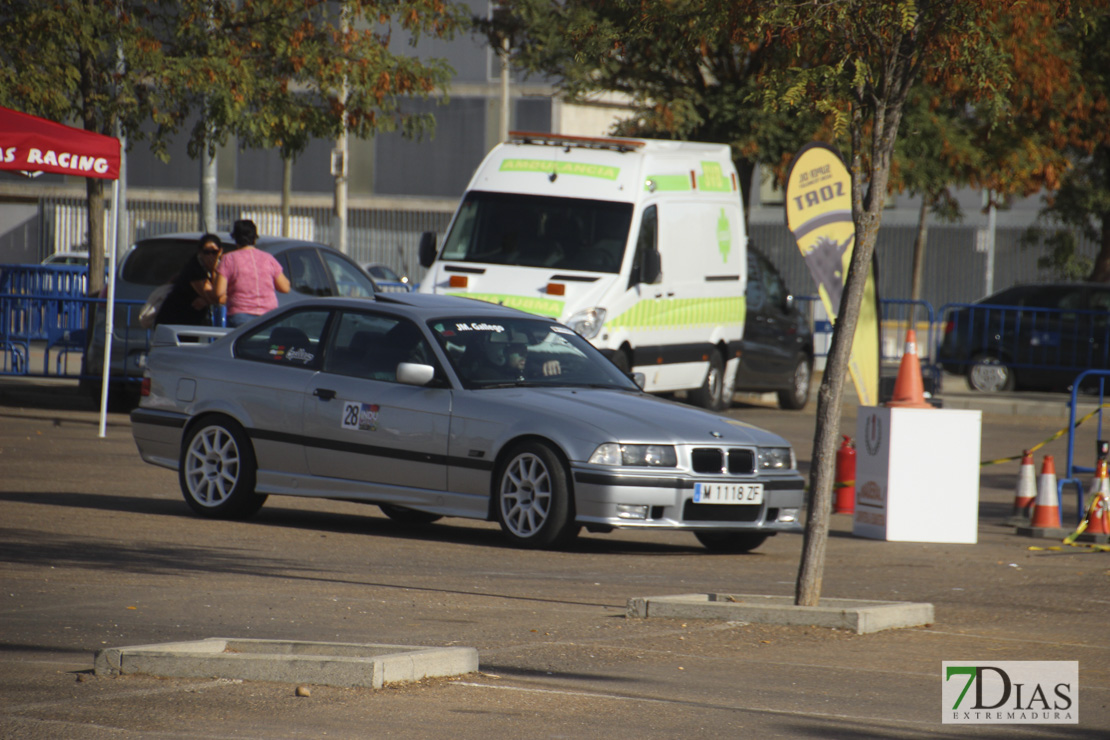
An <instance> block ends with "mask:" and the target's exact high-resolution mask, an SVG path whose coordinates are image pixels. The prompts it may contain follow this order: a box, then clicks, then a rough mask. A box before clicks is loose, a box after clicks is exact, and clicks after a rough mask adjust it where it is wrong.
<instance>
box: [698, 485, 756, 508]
mask: <svg viewBox="0 0 1110 740" xmlns="http://www.w3.org/2000/svg"><path fill="white" fill-rule="evenodd" d="M694 502H695V503H698V504H762V503H763V484H762V483H695V484H694Z"/></svg>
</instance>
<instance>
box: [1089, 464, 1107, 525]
mask: <svg viewBox="0 0 1110 740" xmlns="http://www.w3.org/2000/svg"><path fill="white" fill-rule="evenodd" d="M1091 496H1093V497H1094V499H1093V500H1092V501H1091V508H1090V509H1089V510H1088V512H1087V530H1086V531H1087V533H1088V534H1110V513H1108V511H1107V509H1110V475H1108V474H1107V471H1106V461H1105V460H1099V461H1098V465H1097V466H1096V467H1095V481H1094V485H1092V486H1091Z"/></svg>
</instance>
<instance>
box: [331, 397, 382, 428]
mask: <svg viewBox="0 0 1110 740" xmlns="http://www.w3.org/2000/svg"><path fill="white" fill-rule="evenodd" d="M379 409H381V406H379V405H378V404H376V403H361V402H360V401H344V402H343V418H342V420H341V422H340V426H342V427H343V428H344V429H351V430H353V431H359V432H373V431H377V429H378V411H379Z"/></svg>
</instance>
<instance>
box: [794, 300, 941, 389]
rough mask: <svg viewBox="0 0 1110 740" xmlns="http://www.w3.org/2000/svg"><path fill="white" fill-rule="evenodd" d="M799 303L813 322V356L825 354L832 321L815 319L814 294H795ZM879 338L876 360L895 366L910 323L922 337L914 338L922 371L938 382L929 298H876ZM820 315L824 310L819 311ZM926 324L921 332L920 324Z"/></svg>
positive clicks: (937, 384)
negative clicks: (878, 315) (806, 305)
mask: <svg viewBox="0 0 1110 740" xmlns="http://www.w3.org/2000/svg"><path fill="white" fill-rule="evenodd" d="M795 300H796V301H798V302H799V304H801V305H805V304H808V312H809V316H810V318H811V322H812V325H813V349H814V356H815V357H827V356H828V349H829V344H830V342H831V339H832V331H833V323H832V321H830V320H829V319H827V318H816V314H817V313H818V311H817V308H818V307H819V306H820V305H821V302H820V299H819V298H818V297H817V296H814V295H807V296H796V297H795ZM803 310H806V309H803ZM879 311H880V320H881V322H882V339H881V341H880V343H879V361H880V363H885V364H887V365H895V364H897V363H898V362H899V361H900V360H901V359H902V354H903V352H904V350H905V341H904V340H905V331H906V329H907V328H909V327H910V325H911V322H912V324H913V327H914V329H915V330H917V331H918V332H919V333H920V334H922V336H919V337H918V341H917V356H918V358H919V359H920V361H921V372H922V375H923V376H924V379H925V380H926V381H928V383H927V384H928V385H930V387H931V388H934V389H939V388H940V385H941V368H940V366H939V365H937V364H936V361H935V359H934V358H935V348H936V336H937V333H938V327H937V324H936V313H935V312H934V311H933V307H932V305H931V304H930V303H929V302H928V301H921V300H918V301H914V300H909V299H903V298H882V299H880V300H879ZM820 313H821V314H822V315H823V314H824V311H823V310H822V311H821V312H820ZM922 323H924V324H925V329H924V331H923V332H922V331H921V330H920V329H919V327H920V326H921V324H922Z"/></svg>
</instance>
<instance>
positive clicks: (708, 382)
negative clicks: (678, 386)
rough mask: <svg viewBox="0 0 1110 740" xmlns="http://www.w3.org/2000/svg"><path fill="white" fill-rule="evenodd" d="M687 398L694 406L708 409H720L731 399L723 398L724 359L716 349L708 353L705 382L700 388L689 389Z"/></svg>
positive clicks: (725, 406)
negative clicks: (707, 370) (707, 368)
mask: <svg viewBox="0 0 1110 740" xmlns="http://www.w3.org/2000/svg"><path fill="white" fill-rule="evenodd" d="M687 398H688V399H689V400H690V402H691V403H692V404H694V405H695V406H701V407H702V408H703V409H709V410H710V411H721V410H722V409H724V408H727V405H728V403H730V402H731V401H732V399H731V398H728V399H726V398H725V361H724V360H723V359H722V358H721V353H720V352H718V351H717V350H716V349H713V350H712V351H711V352H710V354H709V372H708V373H706V376H705V382H704V383H702V386H701V388H698V389H697V390H693V391H690V392H689V393H688V394H687Z"/></svg>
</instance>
